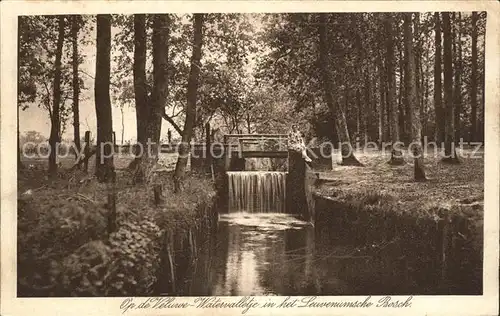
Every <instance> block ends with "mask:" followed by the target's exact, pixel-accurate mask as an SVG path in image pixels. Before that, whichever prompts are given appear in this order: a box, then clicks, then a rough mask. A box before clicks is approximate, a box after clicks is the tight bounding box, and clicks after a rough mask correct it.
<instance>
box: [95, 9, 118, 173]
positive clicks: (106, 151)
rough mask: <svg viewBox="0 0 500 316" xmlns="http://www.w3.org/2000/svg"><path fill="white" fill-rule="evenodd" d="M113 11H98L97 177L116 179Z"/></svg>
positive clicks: (96, 83) (96, 92) (96, 80)
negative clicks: (112, 66) (111, 95)
mask: <svg viewBox="0 0 500 316" xmlns="http://www.w3.org/2000/svg"><path fill="white" fill-rule="evenodd" d="M110 51H111V15H108V14H98V15H97V52H96V73H95V74H96V75H95V87H94V94H95V109H96V121H97V148H96V172H95V174H96V177H97V179H98V181H100V182H111V181H112V180H113V179H114V166H113V151H114V147H113V118H112V115H111V99H110V96H109V85H110Z"/></svg>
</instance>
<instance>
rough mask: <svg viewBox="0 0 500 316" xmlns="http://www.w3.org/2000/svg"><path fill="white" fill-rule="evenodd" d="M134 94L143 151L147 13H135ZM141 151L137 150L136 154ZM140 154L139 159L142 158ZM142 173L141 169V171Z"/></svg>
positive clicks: (145, 131)
mask: <svg viewBox="0 0 500 316" xmlns="http://www.w3.org/2000/svg"><path fill="white" fill-rule="evenodd" d="M133 72H134V74H133V75H134V94H135V115H136V120H137V144H138V146H139V147H140V146H142V149H143V150H142V151H144V149H145V147H146V141H147V130H146V128H147V123H148V116H149V113H148V112H149V109H148V104H147V103H148V95H147V89H146V15H144V14H134V64H133ZM139 154H140V152H139V151H138V150H136V155H139ZM141 158H142V155H141V156H138V157H137V158H136V160H135V161H136V162H137V159H139V160H140V159H141ZM139 173H140V171H139Z"/></svg>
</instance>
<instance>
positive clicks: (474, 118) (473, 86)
mask: <svg viewBox="0 0 500 316" xmlns="http://www.w3.org/2000/svg"><path fill="white" fill-rule="evenodd" d="M477 20H478V16H477V12H472V34H471V37H472V60H471V64H472V65H471V68H472V72H471V82H470V84H471V89H470V103H471V130H470V138H471V141H476V140H477Z"/></svg>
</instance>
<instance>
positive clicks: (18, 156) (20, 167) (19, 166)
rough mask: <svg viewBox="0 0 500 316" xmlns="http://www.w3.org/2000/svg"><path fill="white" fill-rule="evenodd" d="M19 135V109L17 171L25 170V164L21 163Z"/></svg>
mask: <svg viewBox="0 0 500 316" xmlns="http://www.w3.org/2000/svg"><path fill="white" fill-rule="evenodd" d="M19 139H20V133H19V107H18V108H17V170H20V169H24V164H23V162H22V161H21V144H20V141H19Z"/></svg>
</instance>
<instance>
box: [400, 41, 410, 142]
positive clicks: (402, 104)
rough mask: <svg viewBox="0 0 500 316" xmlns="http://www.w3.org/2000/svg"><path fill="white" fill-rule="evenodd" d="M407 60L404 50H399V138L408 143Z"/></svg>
mask: <svg viewBox="0 0 500 316" xmlns="http://www.w3.org/2000/svg"><path fill="white" fill-rule="evenodd" d="M404 61H405V59H404V56H403V49H402V48H401V49H400V50H399V74H400V77H399V104H398V110H399V137H400V139H401V140H402V141H403V142H404V143H407V142H408V135H407V134H408V133H407V125H408V124H406V123H408V120H407V112H406V95H405V94H406V88H405V83H404V82H405V80H404V78H405V76H406V75H405V70H404V69H405V66H404V65H405V63H404Z"/></svg>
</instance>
